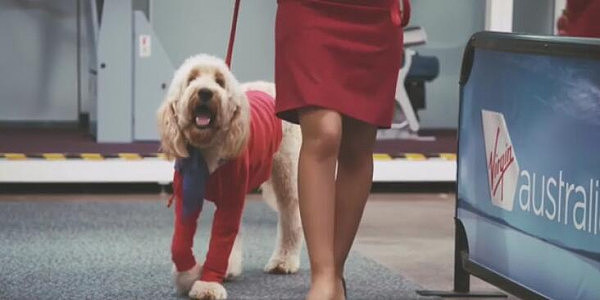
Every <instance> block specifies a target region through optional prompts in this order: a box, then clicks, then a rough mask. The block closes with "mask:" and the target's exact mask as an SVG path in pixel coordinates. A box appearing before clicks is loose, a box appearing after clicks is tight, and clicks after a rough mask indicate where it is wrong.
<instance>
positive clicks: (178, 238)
mask: <svg viewBox="0 0 600 300" xmlns="http://www.w3.org/2000/svg"><path fill="white" fill-rule="evenodd" d="M246 96H247V97H248V101H249V103H250V137H249V139H248V144H247V147H246V148H245V149H244V150H243V152H242V153H241V155H240V156H239V157H238V158H236V159H235V160H232V161H229V162H227V163H226V164H224V165H223V166H221V167H220V168H219V169H217V170H216V172H215V173H213V174H212V175H210V176H208V182H203V181H204V180H203V178H206V177H207V175H208V171H207V168H206V164H205V163H204V161H203V160H202V158H201V155H199V152H198V151H197V150H196V153H190V158H187V159H184V160H179V161H178V162H177V165H176V171H175V175H174V180H173V187H174V194H175V199H176V203H175V232H174V234H173V241H172V244H171V254H172V260H173V262H174V263H175V266H176V268H177V271H179V272H183V271H187V270H189V269H191V268H192V267H193V266H194V265H195V264H196V260H195V258H194V254H193V253H192V246H193V238H194V233H195V232H196V221H197V219H198V216H199V215H200V212H201V211H202V200H203V199H202V198H203V197H202V195H203V191H204V183H206V189H207V190H206V192H207V193H206V199H207V200H208V201H211V202H214V204H215V206H216V207H217V210H216V212H215V214H214V220H213V225H212V231H211V238H210V244H209V248H208V253H207V255H206V261H205V262H204V265H203V267H202V274H201V276H200V280H202V281H213V282H215V281H216V282H222V281H223V279H224V277H225V274H226V272H227V264H228V260H229V254H230V253H231V249H232V247H233V243H234V241H235V237H236V236H237V234H238V231H239V227H240V222H241V219H242V211H243V208H244V199H245V196H246V194H247V193H248V192H250V191H252V190H253V189H256V188H258V187H259V186H260V185H261V184H262V183H263V182H265V181H266V180H267V179H269V177H270V176H271V165H272V160H273V155H274V154H275V152H276V151H277V150H278V148H279V144H280V143H281V138H282V127H281V126H282V125H281V120H279V119H277V117H276V116H275V103H274V99H273V97H271V96H270V95H268V94H266V93H264V92H260V91H249V92H246ZM198 158H199V159H198ZM205 175H206V176H205ZM194 180H196V182H194ZM198 198H200V199H198Z"/></svg>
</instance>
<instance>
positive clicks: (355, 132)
mask: <svg viewBox="0 0 600 300" xmlns="http://www.w3.org/2000/svg"><path fill="white" fill-rule="evenodd" d="M278 5H279V6H278V10H277V19H276V29H275V39H276V42H275V48H276V49H275V66H276V67H275V83H276V87H277V101H276V103H277V104H276V109H277V115H278V116H279V117H280V118H282V119H284V120H287V121H291V122H294V123H299V124H300V127H301V128H302V138H303V143H302V149H301V152H300V161H299V166H298V189H299V201H300V214H301V216H302V224H303V227H304V234H305V237H306V244H307V248H308V253H309V257H310V266H311V288H310V291H309V293H308V295H307V299H318V300H321V299H343V298H345V282H344V279H343V273H344V263H345V261H346V257H347V256H348V252H349V251H350V248H351V246H352V243H353V241H354V237H355V235H356V231H357V229H358V226H359V223H360V219H361V217H362V213H363V209H364V206H365V203H366V200H367V197H368V195H369V191H370V188H371V183H372V181H371V180H372V176H373V147H374V143H375V136H376V132H377V128H389V127H390V125H391V122H392V117H393V112H394V96H395V89H396V81H397V78H398V71H399V68H400V66H401V60H402V51H403V48H402V26H404V25H406V23H407V22H408V19H409V12H410V9H409V2H408V0H278ZM336 164H337V172H336ZM336 174H337V176H336Z"/></svg>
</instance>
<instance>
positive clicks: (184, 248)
mask: <svg viewBox="0 0 600 300" xmlns="http://www.w3.org/2000/svg"><path fill="white" fill-rule="evenodd" d="M173 182H174V184H173V195H174V198H175V230H174V233H173V240H172V242H171V259H172V260H173V263H174V264H175V267H176V268H177V271H178V272H183V271H187V270H189V269H191V268H192V267H193V266H194V265H196V259H195V258H194V253H193V252H192V247H193V245H194V233H196V220H197V219H198V216H199V215H200V211H198V212H195V213H194V215H193V216H192V217H190V218H185V219H184V218H183V203H182V201H183V200H182V199H183V195H182V187H181V184H180V183H181V175H180V174H179V172H177V171H175V178H174V179H173Z"/></svg>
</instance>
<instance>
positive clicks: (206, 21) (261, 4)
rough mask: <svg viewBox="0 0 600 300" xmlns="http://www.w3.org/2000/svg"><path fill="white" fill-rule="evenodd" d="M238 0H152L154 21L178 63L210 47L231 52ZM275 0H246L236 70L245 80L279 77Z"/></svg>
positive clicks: (218, 53) (210, 50)
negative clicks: (235, 9)
mask: <svg viewBox="0 0 600 300" xmlns="http://www.w3.org/2000/svg"><path fill="white" fill-rule="evenodd" d="M233 6H234V1H233V0H219V1H214V0H176V1H162V0H154V1H153V2H152V17H151V22H152V26H153V27H154V32H155V33H156V34H157V35H158V37H159V38H160V40H161V42H162V44H163V46H164V47H165V50H166V51H167V53H168V54H169V56H170V58H171V61H172V62H173V64H174V65H175V66H176V67H178V66H179V65H180V64H181V63H182V62H183V60H184V59H185V58H187V57H189V56H191V55H194V54H197V53H209V54H212V55H216V56H219V57H221V58H225V55H226V51H227V42H228V40H229V30H230V26H231V18H232V14H233ZM276 8H277V4H276V1H275V0H250V1H241V7H240V15H239V21H238V28H237V36H236V43H235V49H234V53H233V63H232V65H233V71H234V72H235V74H236V76H237V78H238V79H239V80H240V81H248V80H258V79H264V80H273V73H274V50H275V49H274V47H275V46H274V25H275V11H276Z"/></svg>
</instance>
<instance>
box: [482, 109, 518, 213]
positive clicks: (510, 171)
mask: <svg viewBox="0 0 600 300" xmlns="http://www.w3.org/2000/svg"><path fill="white" fill-rule="evenodd" d="M481 116H482V121H483V137H484V139H485V154H486V158H487V170H488V172H487V173H488V183H489V187H490V193H491V197H492V203H493V204H494V205H496V206H499V207H501V208H503V209H505V210H508V211H512V209H513V203H514V198H515V192H516V190H517V181H518V179H519V163H518V162H517V158H516V157H515V152H514V148H513V144H512V141H511V140H510V135H509V134H508V129H507V127H506V121H505V120H504V116H503V115H502V114H501V113H497V112H493V111H489V110H482V111H481Z"/></svg>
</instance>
